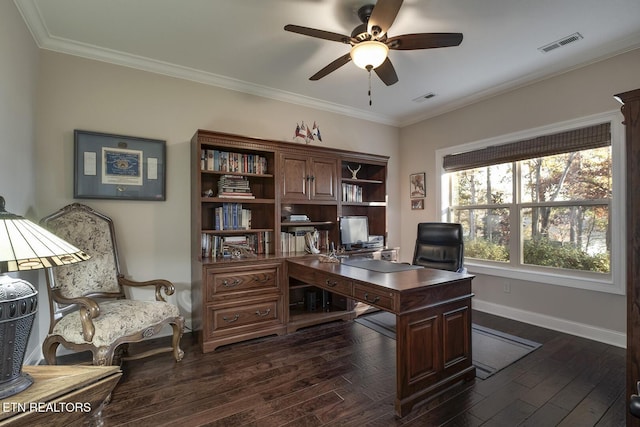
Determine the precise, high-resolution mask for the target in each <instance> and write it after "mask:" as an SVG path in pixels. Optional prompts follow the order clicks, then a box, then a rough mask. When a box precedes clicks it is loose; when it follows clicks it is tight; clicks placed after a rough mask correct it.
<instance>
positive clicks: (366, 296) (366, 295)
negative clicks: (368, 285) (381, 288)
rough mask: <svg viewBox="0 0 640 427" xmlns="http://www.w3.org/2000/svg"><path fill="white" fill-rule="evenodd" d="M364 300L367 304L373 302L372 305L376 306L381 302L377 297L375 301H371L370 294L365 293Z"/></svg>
mask: <svg viewBox="0 0 640 427" xmlns="http://www.w3.org/2000/svg"><path fill="white" fill-rule="evenodd" d="M364 300H365V301H366V302H371V303H374V304H375V303H377V302H378V301H380V297H379V296H377V295H376V297H375V298H374V299H372V300H370V299H369V294H368V293H365V294H364Z"/></svg>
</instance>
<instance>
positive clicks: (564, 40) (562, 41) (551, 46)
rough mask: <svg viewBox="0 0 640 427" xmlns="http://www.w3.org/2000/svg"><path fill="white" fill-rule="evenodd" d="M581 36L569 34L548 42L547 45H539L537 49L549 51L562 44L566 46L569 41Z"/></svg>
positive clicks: (576, 39)
mask: <svg viewBox="0 0 640 427" xmlns="http://www.w3.org/2000/svg"><path fill="white" fill-rule="evenodd" d="M582 38H583V37H582V34H580V33H573V34H571V35H570V36H567V37H563V38H561V39H560V40H556V41H554V42H553V43H549V44H547V45H544V46H542V47H539V48H538V50H539V51H540V52H542V53H547V52H551V51H552V50H554V49H557V48H559V47H562V46H566V45H568V44H569V43H573V42H577V41H578V40H580V39H582Z"/></svg>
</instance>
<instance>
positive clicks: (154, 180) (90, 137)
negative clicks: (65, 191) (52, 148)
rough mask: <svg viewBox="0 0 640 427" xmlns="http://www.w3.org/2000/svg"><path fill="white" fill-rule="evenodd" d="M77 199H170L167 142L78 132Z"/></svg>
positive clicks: (76, 139) (75, 164)
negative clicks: (166, 187)
mask: <svg viewBox="0 0 640 427" xmlns="http://www.w3.org/2000/svg"><path fill="white" fill-rule="evenodd" d="M73 136H74V157H75V158H74V169H75V170H74V175H73V197H74V198H76V199H120V200H156V201H162V200H166V195H165V179H166V178H165V150H166V147H165V141H161V140H157V139H146V138H138V137H134V136H123V135H112V134H107V133H98V132H89V131H84V130H77V129H76V130H74V132H73Z"/></svg>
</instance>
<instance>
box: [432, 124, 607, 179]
mask: <svg viewBox="0 0 640 427" xmlns="http://www.w3.org/2000/svg"><path fill="white" fill-rule="evenodd" d="M608 145H611V123H608V122H607V123H601V124H598V125H593V126H588V127H584V128H580V129H573V130H569V131H565V132H560V133H554V134H551V135H543V136H538V137H535V138H531V139H525V140H522V141H515V142H510V143H507V144H502V145H494V146H491V147H486V148H482V149H480V150H473V151H468V152H465V153H458V154H450V155H447V156H445V157H444V158H443V160H442V167H443V168H444V170H445V171H446V172H456V171H461V170H466V169H474V168H478V167H482V166H491V165H498V164H501V163H507V162H515V161H518V160H525V159H531V158H536V157H544V156H552V155H554V154H562V153H569V152H572V151H580V150H588V149H591V148H599V147H606V146H608Z"/></svg>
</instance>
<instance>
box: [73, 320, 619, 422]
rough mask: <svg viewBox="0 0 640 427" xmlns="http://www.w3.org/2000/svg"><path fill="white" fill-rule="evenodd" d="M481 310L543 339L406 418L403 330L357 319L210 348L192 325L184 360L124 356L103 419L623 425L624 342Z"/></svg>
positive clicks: (499, 325)
mask: <svg viewBox="0 0 640 427" xmlns="http://www.w3.org/2000/svg"><path fill="white" fill-rule="evenodd" d="M473 321H474V322H475V323H478V324H480V325H482V326H487V327H490V328H494V329H497V330H500V331H504V332H507V333H510V334H513V335H518V336H521V337H523V338H527V339H530V340H534V341H537V342H540V343H542V344H543V346H542V347H541V348H539V349H538V350H536V351H534V352H533V353H531V354H529V355H527V356H526V357H524V358H523V359H521V360H519V361H518V362H516V363H514V364H512V365H511V366H509V367H507V368H505V369H504V370H502V371H500V372H498V373H497V374H495V375H493V376H492V377H490V378H488V379H486V380H481V379H476V380H475V381H472V382H470V383H465V384H460V385H458V386H455V387H453V388H451V389H449V390H448V391H447V392H445V393H444V394H443V395H441V396H439V397H437V398H435V399H433V400H431V401H429V402H427V403H425V404H421V405H420V406H417V407H415V408H414V410H413V411H412V412H411V413H410V414H409V415H408V416H407V417H405V418H402V419H398V418H396V417H395V415H394V410H393V401H394V396H395V341H394V340H392V339H390V338H387V337H385V336H383V335H381V334H379V333H377V332H374V331H372V330H371V329H368V328H366V327H364V326H362V325H360V324H357V323H355V322H352V321H350V322H333V323H329V324H324V325H319V326H314V327H311V328H307V329H304V330H300V331H298V332H296V333H293V334H290V335H287V336H282V337H276V336H273V337H267V338H261V339H257V340H252V341H248V342H243V343H238V344H233V345H229V346H225V347H221V348H219V349H218V350H216V351H215V352H213V353H208V354H202V353H201V352H200V350H199V348H198V346H197V343H196V342H195V339H194V337H193V336H192V335H191V334H186V335H185V336H184V338H183V340H182V347H183V349H184V350H185V358H184V360H183V361H182V362H180V363H175V362H174V361H173V359H172V357H171V356H170V355H169V354H161V355H157V356H153V357H151V358H147V359H144V360H138V361H130V362H126V363H125V364H124V365H123V370H124V375H123V378H122V380H121V381H120V383H119V384H118V386H116V389H115V390H114V393H113V395H112V401H111V403H110V404H109V405H108V406H106V408H105V409H104V412H103V415H104V425H105V426H120V425H125V426H136V427H142V426H154V427H155V426H164V425H166V426H184V427H188V426H205V425H206V426H255V427H269V426H305V427H306V426H354V427H355V426H357V427H360V426H451V427H452V426H535V427H540V426H544V427H546V426H556V425H557V426H579V427H585V426H624V425H625V414H626V410H625V398H624V393H625V351H624V349H621V348H617V347H612V346H608V345H605V344H602V343H598V342H595V341H590V340H587V339H583V338H579V337H575V336H571V335H567V334H562V333H558V332H555V331H550V330H547V329H543V328H539V327H535V326H532V325H528V324H525V323H520V322H516V321H512V320H508V319H504V318H501V317H497V316H492V315H489V314H486V313H481V312H476V311H474V312H473ZM162 339H164V338H162ZM167 340H168V338H167ZM139 345H142V346H148V345H149V344H148V343H144V344H139ZM68 357H69V356H66V358H68ZM61 362H62V361H61Z"/></svg>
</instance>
